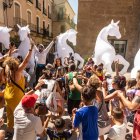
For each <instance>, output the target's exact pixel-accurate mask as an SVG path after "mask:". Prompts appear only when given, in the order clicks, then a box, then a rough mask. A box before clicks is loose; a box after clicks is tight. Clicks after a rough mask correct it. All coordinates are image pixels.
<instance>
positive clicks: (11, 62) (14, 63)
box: [3, 57, 20, 71]
mask: <svg viewBox="0 0 140 140" xmlns="http://www.w3.org/2000/svg"><path fill="white" fill-rule="evenodd" d="M19 64H20V63H19V60H18V59H17V58H13V57H7V58H6V60H5V61H4V62H3V66H4V67H5V66H6V65H8V67H9V69H10V70H11V71H16V70H17V69H18V66H19Z"/></svg>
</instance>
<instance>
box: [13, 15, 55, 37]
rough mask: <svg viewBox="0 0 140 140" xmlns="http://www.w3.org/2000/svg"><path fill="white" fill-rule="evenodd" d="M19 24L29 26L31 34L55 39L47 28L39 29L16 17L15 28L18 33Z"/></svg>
mask: <svg viewBox="0 0 140 140" xmlns="http://www.w3.org/2000/svg"><path fill="white" fill-rule="evenodd" d="M17 24H19V25H20V26H26V25H27V24H28V25H29V28H30V30H31V32H35V33H37V34H40V35H43V36H44V37H49V38H52V37H53V34H52V33H50V32H49V31H48V30H47V29H46V28H41V27H38V26H37V25H35V24H32V23H27V21H26V20H24V19H21V18H19V17H14V18H13V26H14V28H15V30H16V31H17V30H18V28H17Z"/></svg>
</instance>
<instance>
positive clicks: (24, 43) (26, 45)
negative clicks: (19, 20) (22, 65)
mask: <svg viewBox="0 0 140 140" xmlns="http://www.w3.org/2000/svg"><path fill="white" fill-rule="evenodd" d="M17 26H18V28H19V31H18V35H19V37H20V41H21V44H20V45H19V47H18V54H19V55H21V56H22V57H23V59H24V58H25V56H26V55H27V53H28V51H29V49H30V45H31V44H30V39H29V37H28V34H30V29H29V26H28V25H27V26H24V27H21V26H20V25H18V24H17ZM34 54H35V49H34V50H33V51H32V55H31V58H30V61H29V63H28V66H27V68H30V69H29V74H33V73H34V67H35V58H34Z"/></svg>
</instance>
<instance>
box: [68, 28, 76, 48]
mask: <svg viewBox="0 0 140 140" xmlns="http://www.w3.org/2000/svg"><path fill="white" fill-rule="evenodd" d="M76 35H77V32H76V31H75V30H74V29H69V30H68V31H67V32H66V36H67V39H68V40H69V41H70V42H72V43H73V45H74V46H76Z"/></svg>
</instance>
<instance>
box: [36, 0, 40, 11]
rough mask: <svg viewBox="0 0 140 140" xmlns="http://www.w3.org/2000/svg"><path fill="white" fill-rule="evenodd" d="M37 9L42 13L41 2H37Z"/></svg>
mask: <svg viewBox="0 0 140 140" xmlns="http://www.w3.org/2000/svg"><path fill="white" fill-rule="evenodd" d="M36 8H38V9H39V10H40V11H41V3H40V2H39V0H36Z"/></svg>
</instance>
